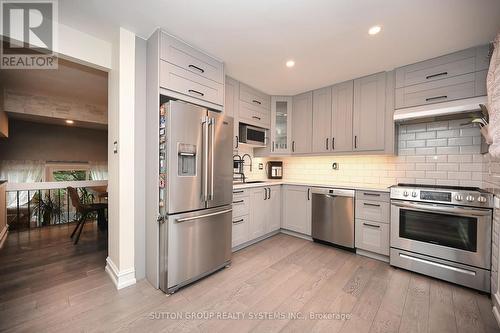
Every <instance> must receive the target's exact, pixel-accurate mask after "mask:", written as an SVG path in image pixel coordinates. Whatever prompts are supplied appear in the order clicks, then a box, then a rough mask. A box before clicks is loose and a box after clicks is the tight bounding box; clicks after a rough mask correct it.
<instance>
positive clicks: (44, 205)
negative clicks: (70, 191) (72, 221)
mask: <svg viewBox="0 0 500 333" xmlns="http://www.w3.org/2000/svg"><path fill="white" fill-rule="evenodd" d="M33 205H34V209H33V211H34V213H35V214H36V215H38V216H39V218H40V220H41V222H42V225H44V226H45V225H49V224H50V223H51V221H52V220H53V219H54V218H55V217H56V216H59V214H61V207H60V206H59V204H58V203H57V200H54V199H53V198H52V197H51V196H50V194H49V193H45V198H41V196H40V192H38V193H36V194H35V195H34V196H33Z"/></svg>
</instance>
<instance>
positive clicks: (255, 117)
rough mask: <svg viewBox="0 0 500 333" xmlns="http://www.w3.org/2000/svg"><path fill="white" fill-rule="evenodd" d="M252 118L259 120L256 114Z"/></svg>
mask: <svg viewBox="0 0 500 333" xmlns="http://www.w3.org/2000/svg"><path fill="white" fill-rule="evenodd" d="M252 118H253V119H257V120H260V117H257V116H252Z"/></svg>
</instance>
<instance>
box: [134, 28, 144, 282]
mask: <svg viewBox="0 0 500 333" xmlns="http://www.w3.org/2000/svg"><path fill="white" fill-rule="evenodd" d="M135 47H136V48H135V50H136V52H135V79H136V81H135V94H136V95H135V113H136V118H135V278H136V279H137V280H139V279H142V278H145V277H146V225H145V223H146V220H145V219H146V207H145V205H146V185H145V183H146V51H147V43H146V41H145V40H144V39H142V38H139V37H136V39H135Z"/></svg>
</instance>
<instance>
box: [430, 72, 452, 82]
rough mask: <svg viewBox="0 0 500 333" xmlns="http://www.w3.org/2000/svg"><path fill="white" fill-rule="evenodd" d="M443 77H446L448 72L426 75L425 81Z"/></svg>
mask: <svg viewBox="0 0 500 333" xmlns="http://www.w3.org/2000/svg"><path fill="white" fill-rule="evenodd" d="M443 75H448V72H441V73H437V74H431V75H427V76H426V77H425V79H426V80H429V79H432V78H435V77H438V76H443Z"/></svg>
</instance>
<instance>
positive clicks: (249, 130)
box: [239, 123, 266, 147]
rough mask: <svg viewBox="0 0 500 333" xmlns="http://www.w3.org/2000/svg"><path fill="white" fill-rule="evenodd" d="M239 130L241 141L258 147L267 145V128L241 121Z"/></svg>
mask: <svg viewBox="0 0 500 333" xmlns="http://www.w3.org/2000/svg"><path fill="white" fill-rule="evenodd" d="M239 132H240V133H239V134H240V137H239V142H241V143H246V144H249V145H252V146H257V147H265V146H266V129H264V128H260V127H255V126H251V125H247V124H243V123H240V126H239Z"/></svg>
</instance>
